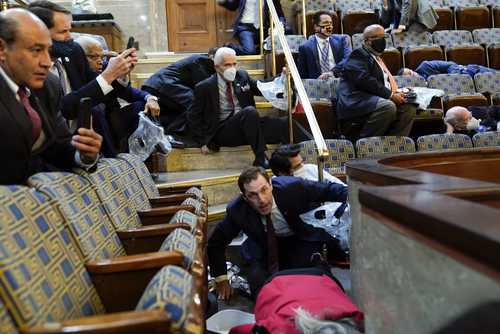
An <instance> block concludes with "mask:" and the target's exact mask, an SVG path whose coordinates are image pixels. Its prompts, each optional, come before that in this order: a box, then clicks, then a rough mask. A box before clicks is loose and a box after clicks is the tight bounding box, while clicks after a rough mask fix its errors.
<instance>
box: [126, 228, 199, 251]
mask: <svg viewBox="0 0 500 334" xmlns="http://www.w3.org/2000/svg"><path fill="white" fill-rule="evenodd" d="M177 228H183V229H186V230H190V226H189V225H188V224H182V223H181V224H158V225H150V226H141V227H139V228H133V229H128V230H121V231H116V233H117V234H118V237H119V238H120V241H121V242H122V244H123V247H124V248H125V252H126V253H127V255H133V254H141V253H149V252H157V251H158V250H159V249H160V246H161V244H162V243H163V241H164V240H165V238H166V237H167V236H168V235H169V234H170V232H172V231H173V230H175V229H177Z"/></svg>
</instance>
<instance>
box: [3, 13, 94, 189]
mask: <svg viewBox="0 0 500 334" xmlns="http://www.w3.org/2000/svg"><path fill="white" fill-rule="evenodd" d="M51 46H52V40H51V38H50V34H49V31H48V29H47V27H46V26H45V25H44V23H43V22H42V21H40V20H39V19H38V18H37V17H36V16H34V15H33V14H31V13H29V12H28V11H26V10H23V9H9V10H6V11H4V12H2V13H0V87H1V91H2V94H1V96H0V132H1V133H2V136H3V137H4V140H3V141H2V142H3V144H0V151H1V152H2V155H3V156H4V157H6V158H7V161H8V163H6V164H3V166H2V167H1V168H0V175H1V177H0V183H2V184H13V183H23V182H24V181H25V180H26V178H28V177H29V176H30V175H32V174H33V173H36V172H40V171H46V170H47V166H48V165H51V166H53V167H58V168H62V169H65V168H71V167H72V166H74V165H79V166H80V167H84V168H89V167H91V166H92V165H93V164H94V163H95V162H96V160H97V158H98V155H99V151H100V148H101V142H102V138H101V136H99V135H98V134H97V133H95V132H94V131H93V130H92V129H85V128H80V129H78V130H77V133H76V134H75V135H74V136H73V137H69V132H68V131H67V128H65V124H64V122H61V115H60V113H59V110H58V109H57V104H58V103H57V102H58V101H60V87H59V85H58V82H57V79H55V78H54V77H53V76H50V77H49V69H50V67H51V66H52V62H51V59H50V56H49V49H50V47H51ZM54 79H55V80H54ZM45 97H47V98H45ZM49 106H54V108H49ZM75 149H76V151H75Z"/></svg>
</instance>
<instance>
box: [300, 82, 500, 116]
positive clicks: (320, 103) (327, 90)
mask: <svg viewBox="0 0 500 334" xmlns="http://www.w3.org/2000/svg"><path fill="white" fill-rule="evenodd" d="M394 78H395V79H396V82H397V83H398V86H399V87H428V88H435V89H441V90H443V91H444V96H443V98H442V101H441V102H437V103H436V102H434V103H432V104H431V106H430V107H429V108H428V109H427V110H425V111H419V112H418V115H419V116H431V117H442V116H443V111H444V110H448V109H449V108H451V107H454V106H465V107H469V106H485V105H488V104H491V103H492V104H496V105H497V104H500V72H495V73H477V74H476V75H475V76H474V79H472V78H471V77H470V76H469V75H466V74H437V75H431V76H429V78H428V79H427V80H425V79H424V78H422V77H420V76H398V75H396V76H394ZM302 82H303V84H304V88H305V90H306V93H307V96H308V97H309V100H310V102H311V104H312V106H313V109H314V110H315V111H316V112H322V111H323V110H325V111H328V112H331V110H332V108H333V106H332V104H331V103H332V101H334V99H335V98H336V94H337V87H338V83H339V79H337V78H332V79H329V80H319V79H304V80H302ZM443 109H444V110H443Z"/></svg>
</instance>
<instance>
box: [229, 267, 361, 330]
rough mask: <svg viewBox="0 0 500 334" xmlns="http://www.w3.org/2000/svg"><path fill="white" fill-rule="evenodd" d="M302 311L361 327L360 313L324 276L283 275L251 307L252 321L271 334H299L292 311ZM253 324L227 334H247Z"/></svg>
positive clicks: (237, 328) (265, 289)
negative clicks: (253, 317)
mask: <svg viewBox="0 0 500 334" xmlns="http://www.w3.org/2000/svg"><path fill="white" fill-rule="evenodd" d="M299 307H301V308H303V309H305V310H306V311H308V312H309V313H311V314H312V315H313V316H316V317H319V318H320V319H325V318H326V319H331V320H333V319H342V318H346V317H349V318H352V319H353V320H354V322H355V323H356V324H359V326H358V327H359V328H363V325H362V323H363V313H362V312H361V311H360V310H359V309H358V308H357V307H356V306H355V305H354V304H353V303H352V302H351V300H350V298H349V297H348V296H347V295H346V294H345V293H344V292H343V291H342V289H341V288H340V287H339V286H338V285H337V283H335V282H334V281H333V280H332V279H331V278H329V277H328V276H326V275H323V276H317V275H283V276H277V277H275V278H274V279H273V280H272V281H271V282H269V283H268V284H266V285H264V287H263V288H262V290H261V291H260V292H259V295H258V296H257V302H256V304H255V321H256V323H257V324H258V325H260V326H263V327H265V328H266V329H267V330H268V331H269V333H271V334H299V332H298V331H297V330H296V329H295V310H296V309H298V308H299ZM252 327H253V324H248V325H241V326H236V327H233V328H232V329H231V331H230V332H229V334H248V333H250V331H251V329H252Z"/></svg>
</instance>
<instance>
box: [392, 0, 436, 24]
mask: <svg viewBox="0 0 500 334" xmlns="http://www.w3.org/2000/svg"><path fill="white" fill-rule="evenodd" d="M397 2H399V4H400V7H401V18H400V19H399V24H400V25H404V26H406V27H407V28H408V27H409V26H410V24H411V23H413V22H418V23H421V24H423V25H424V26H425V27H427V29H432V28H434V27H435V26H436V24H437V20H438V19H439V16H438V14H437V13H436V11H435V10H434V9H433V8H432V6H431V5H430V4H429V1H428V0H402V1H401V0H397Z"/></svg>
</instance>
